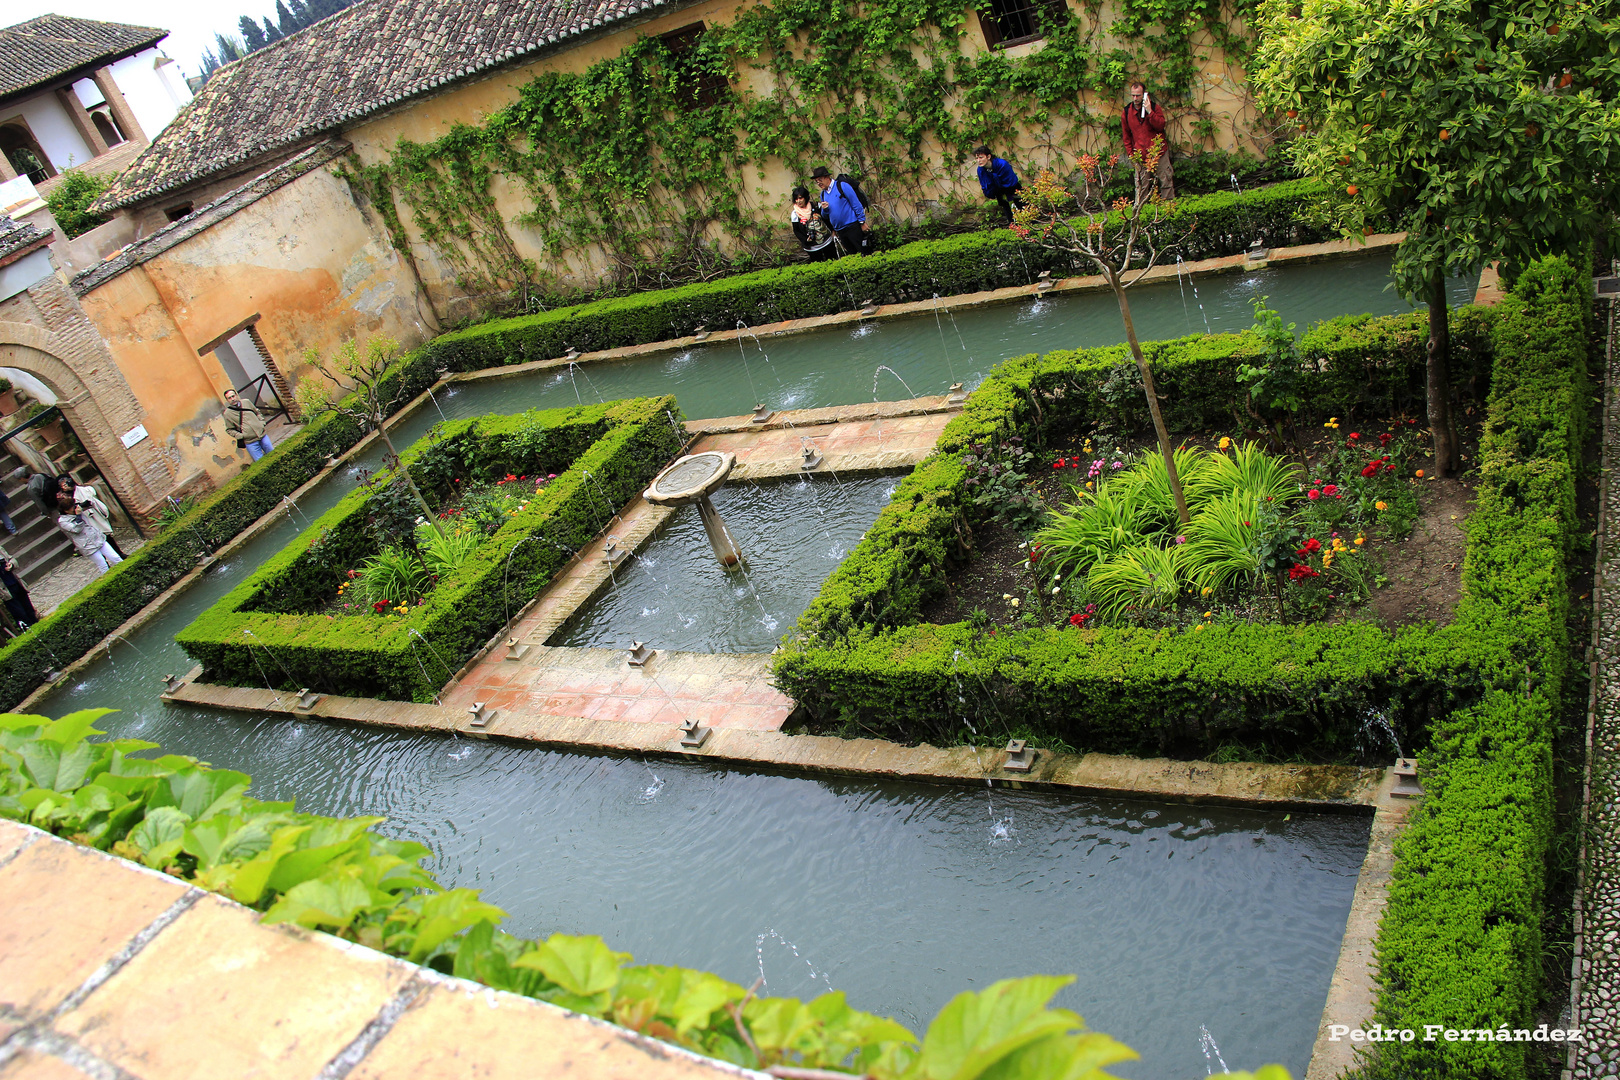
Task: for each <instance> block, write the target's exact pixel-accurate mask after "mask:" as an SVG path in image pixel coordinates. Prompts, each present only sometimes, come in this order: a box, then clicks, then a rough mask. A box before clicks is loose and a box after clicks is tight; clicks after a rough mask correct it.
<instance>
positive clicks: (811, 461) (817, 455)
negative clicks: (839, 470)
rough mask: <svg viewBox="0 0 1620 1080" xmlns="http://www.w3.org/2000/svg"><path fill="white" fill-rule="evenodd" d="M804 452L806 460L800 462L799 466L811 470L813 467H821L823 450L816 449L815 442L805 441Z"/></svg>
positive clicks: (807, 470)
mask: <svg viewBox="0 0 1620 1080" xmlns="http://www.w3.org/2000/svg"><path fill="white" fill-rule="evenodd" d="M802 453H803V454H804V460H803V461H801V462H799V468H801V469H803V470H804V471H805V472H809V471H810V470H811V469H816V468H820V467H821V460H822V459H821V451H820V450H817V449H816V444H815V443H805V445H804V450H803V451H802Z"/></svg>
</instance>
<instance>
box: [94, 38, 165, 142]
mask: <svg viewBox="0 0 1620 1080" xmlns="http://www.w3.org/2000/svg"><path fill="white" fill-rule="evenodd" d="M112 73H113V81H114V82H115V83H117V84H118V89H119V90H121V91H123V94H124V100H125V101H127V102H128V103H129V109H130V111H131V112H133V113H134V114H135V119H136V120H138V121H140V124H141V130H143V131H144V132H146V137H147V139H148V140H151V139H155V138H157V136H158V132H160V131H162V130H163V129H164V128H166V127H168V126H169V121H170V120H173V119H174V117H175V114H176V113H178V112H179V111H180V106H182V105H184V104H185V103H186V102H188V101H190V100H191V88H190V87H189V86H187V85H186V80H185V78H184V76H182V75H181V74H180V70H179V65H177V64H176V63H175V62H174V61H173V60H170V59H169V58H168V57H166V56H164V55H163V53H162V52H161V51H159V50H158V49H156V48H151V49H147V50H146V51H145V52H139V53H136V54H135V55H134V56H126V57H124V59H122V60H120V61H118V62H117V63H116V64H114V65H113V66H112ZM75 88H77V87H75ZM97 96H99V94H98V95H97ZM126 134H128V133H127V132H126Z"/></svg>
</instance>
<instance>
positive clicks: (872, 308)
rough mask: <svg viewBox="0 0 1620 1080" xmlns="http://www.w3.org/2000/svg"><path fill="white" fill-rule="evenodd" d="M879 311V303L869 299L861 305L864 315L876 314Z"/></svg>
mask: <svg viewBox="0 0 1620 1080" xmlns="http://www.w3.org/2000/svg"><path fill="white" fill-rule="evenodd" d="M877 313H878V306H877V304H875V303H873V302H872V301H871V300H868V301H866V302H865V303H864V304H862V305H861V314H862V315H876V314H877Z"/></svg>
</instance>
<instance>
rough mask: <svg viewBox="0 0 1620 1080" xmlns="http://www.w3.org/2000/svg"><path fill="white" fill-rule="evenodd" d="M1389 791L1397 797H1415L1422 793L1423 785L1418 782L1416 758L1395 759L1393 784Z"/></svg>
mask: <svg viewBox="0 0 1620 1080" xmlns="http://www.w3.org/2000/svg"><path fill="white" fill-rule="evenodd" d="M1389 793H1390V795H1391V796H1393V797H1394V798H1397V799H1415V798H1417V797H1418V796H1420V795H1422V794H1423V785H1422V784H1420V783H1418V775H1417V758H1404V757H1403V758H1396V759H1395V786H1394V787H1393V788H1391V789H1390V792H1389Z"/></svg>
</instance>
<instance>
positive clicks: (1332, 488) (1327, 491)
mask: <svg viewBox="0 0 1620 1080" xmlns="http://www.w3.org/2000/svg"><path fill="white" fill-rule="evenodd" d="M1322 494H1324V495H1328V496H1331V497H1333V498H1335V499H1338V498H1342V496H1341V495H1340V494H1339V485H1337V484H1329V485H1328V486H1327V487H1325V488H1323V489H1322Z"/></svg>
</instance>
